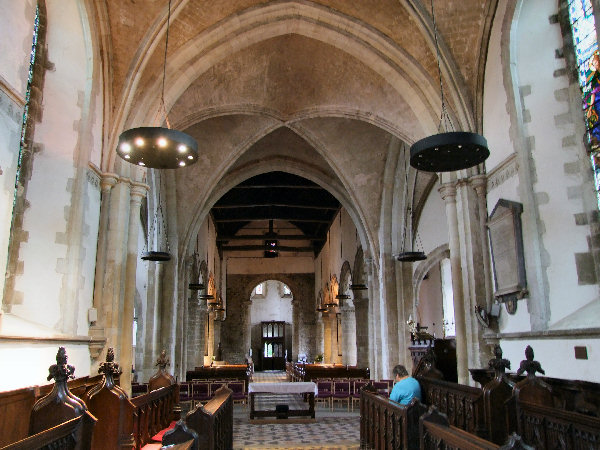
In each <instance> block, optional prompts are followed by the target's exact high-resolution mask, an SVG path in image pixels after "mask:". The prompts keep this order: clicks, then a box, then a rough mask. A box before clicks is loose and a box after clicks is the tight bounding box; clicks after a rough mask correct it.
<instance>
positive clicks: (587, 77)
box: [569, 0, 600, 208]
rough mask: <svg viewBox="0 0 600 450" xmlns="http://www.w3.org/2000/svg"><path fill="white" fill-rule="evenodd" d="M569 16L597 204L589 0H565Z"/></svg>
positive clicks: (598, 134)
mask: <svg viewBox="0 0 600 450" xmlns="http://www.w3.org/2000/svg"><path fill="white" fill-rule="evenodd" d="M569 17H570V19H571V30H572V32H573V44H574V46H575V57H576V58H577V68H578V72H579V85H580V86H581V90H582V93H583V110H584V111H585V120H586V125H587V130H588V131H587V138H588V143H589V145H590V150H591V152H590V158H591V162H592V168H593V170H594V185H595V187H596V197H597V200H598V207H599V208H600V52H598V38H597V34H596V22H595V20H594V11H593V8H592V2H591V0H569Z"/></svg>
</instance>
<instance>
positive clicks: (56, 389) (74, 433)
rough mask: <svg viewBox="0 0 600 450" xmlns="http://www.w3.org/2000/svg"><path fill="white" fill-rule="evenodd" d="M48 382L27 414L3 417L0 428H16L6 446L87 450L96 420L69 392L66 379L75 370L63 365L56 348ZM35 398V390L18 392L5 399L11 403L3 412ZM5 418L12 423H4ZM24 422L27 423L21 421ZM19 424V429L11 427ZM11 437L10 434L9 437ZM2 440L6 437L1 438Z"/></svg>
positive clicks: (60, 351)
mask: <svg viewBox="0 0 600 450" xmlns="http://www.w3.org/2000/svg"><path fill="white" fill-rule="evenodd" d="M48 372H49V375H48V380H51V379H54V384H53V385H52V387H51V389H50V390H48V389H44V391H45V392H47V394H46V395H45V396H43V397H41V398H39V399H38V400H37V401H35V403H34V404H33V406H32V407H31V408H30V411H29V412H28V413H27V414H23V415H3V416H2V421H1V422H2V423H3V427H4V426H5V427H7V428H10V427H11V426H12V427H14V428H18V433H20V434H25V436H20V437H19V438H17V439H16V440H15V441H13V442H12V443H10V442H9V443H8V446H6V445H5V444H1V445H2V447H6V448H12V449H21V448H22V449H31V448H61V449H62V448H64V449H89V448H91V442H92V433H93V430H94V425H95V424H96V418H95V417H94V416H93V415H92V414H90V412H89V411H88V409H87V406H86V404H85V403H84V402H83V401H82V400H81V399H80V398H78V397H77V396H75V395H74V394H73V393H71V392H70V390H69V386H68V383H67V381H68V379H69V378H72V377H73V373H74V372H75V368H74V367H73V366H71V365H69V364H67V354H66V351H65V348H64V347H59V349H58V352H57V354H56V364H53V365H51V366H50V367H49V369H48ZM32 393H33V395H34V397H35V396H37V394H38V393H39V390H37V389H33V391H32V390H30V389H22V390H19V392H18V393H17V394H16V395H10V394H9V395H6V396H5V397H4V399H11V400H13V401H12V402H10V403H5V404H4V406H3V409H4V410H5V411H11V410H12V412H13V413H14V411H15V410H16V409H17V408H19V407H22V405H23V404H25V403H28V402H29V400H30V398H31V397H30V395H31V394H32ZM7 418H10V419H13V420H6V419H7ZM24 418H27V419H28V420H27V421H25V420H24ZM23 422H25V423H26V424H27V425H28V430H27V431H26V432H23V426H22V424H23ZM19 423H21V427H18V426H15V425H16V424H19ZM13 435H14V433H13ZM4 439H6V437H4Z"/></svg>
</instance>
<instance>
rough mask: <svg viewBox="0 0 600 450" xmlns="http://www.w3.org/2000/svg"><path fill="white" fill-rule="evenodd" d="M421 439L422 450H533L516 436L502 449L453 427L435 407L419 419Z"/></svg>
mask: <svg viewBox="0 0 600 450" xmlns="http://www.w3.org/2000/svg"><path fill="white" fill-rule="evenodd" d="M419 438H420V449H421V450H440V449H453V450H496V449H499V448H502V449H503V450H511V449H523V450H526V449H531V450H533V449H532V448H531V447H527V446H525V445H523V443H522V442H521V439H520V438H519V436H516V435H513V436H511V437H510V438H509V439H508V442H507V444H506V445H503V446H502V447H500V446H499V445H498V444H495V443H493V442H490V441H486V440H485V439H482V438H480V437H478V436H475V435H473V434H471V433H467V432H466V431H464V430H461V429H459V428H456V427H453V426H452V425H450V424H449V423H448V418H447V417H446V416H445V415H444V414H441V413H440V412H439V411H437V409H436V408H435V406H432V407H431V408H430V409H429V411H428V412H427V413H425V414H423V415H422V416H421V418H420V419H419ZM544 448H546V447H544Z"/></svg>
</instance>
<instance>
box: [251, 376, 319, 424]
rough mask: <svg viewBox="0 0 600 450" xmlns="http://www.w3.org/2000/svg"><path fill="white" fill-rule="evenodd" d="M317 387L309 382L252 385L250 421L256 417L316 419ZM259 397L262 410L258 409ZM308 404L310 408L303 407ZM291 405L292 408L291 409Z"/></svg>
mask: <svg viewBox="0 0 600 450" xmlns="http://www.w3.org/2000/svg"><path fill="white" fill-rule="evenodd" d="M317 392H318V391H317V385H316V384H315V383H313V382H311V381H307V382H295V383H293V382H282V383H250V384H249V385H248V397H249V399H250V419H254V418H255V417H277V418H282V419H283V418H288V417H289V416H296V417H298V416H299V417H302V416H307V417H310V418H312V419H314V418H315V395H317ZM257 396H260V397H261V408H260V409H257V403H258V402H257V398H256V397H257ZM307 402H308V408H302V405H303V404H305V403H307ZM290 404H291V407H290Z"/></svg>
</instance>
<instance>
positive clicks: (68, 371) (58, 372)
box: [47, 347, 75, 382]
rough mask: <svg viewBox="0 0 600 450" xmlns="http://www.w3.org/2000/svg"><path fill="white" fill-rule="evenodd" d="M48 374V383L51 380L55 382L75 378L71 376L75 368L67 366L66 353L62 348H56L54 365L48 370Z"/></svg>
mask: <svg viewBox="0 0 600 450" xmlns="http://www.w3.org/2000/svg"><path fill="white" fill-rule="evenodd" d="M48 372H49V374H48V378H47V380H48V381H50V380H52V379H53V378H54V380H55V381H56V382H59V381H67V380H69V379H72V378H75V376H74V375H73V374H74V373H75V367H73V366H70V365H69V364H67V351H66V350H65V348H64V347H59V348H58V352H57V353H56V364H52V365H51V366H50V367H49V368H48Z"/></svg>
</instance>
